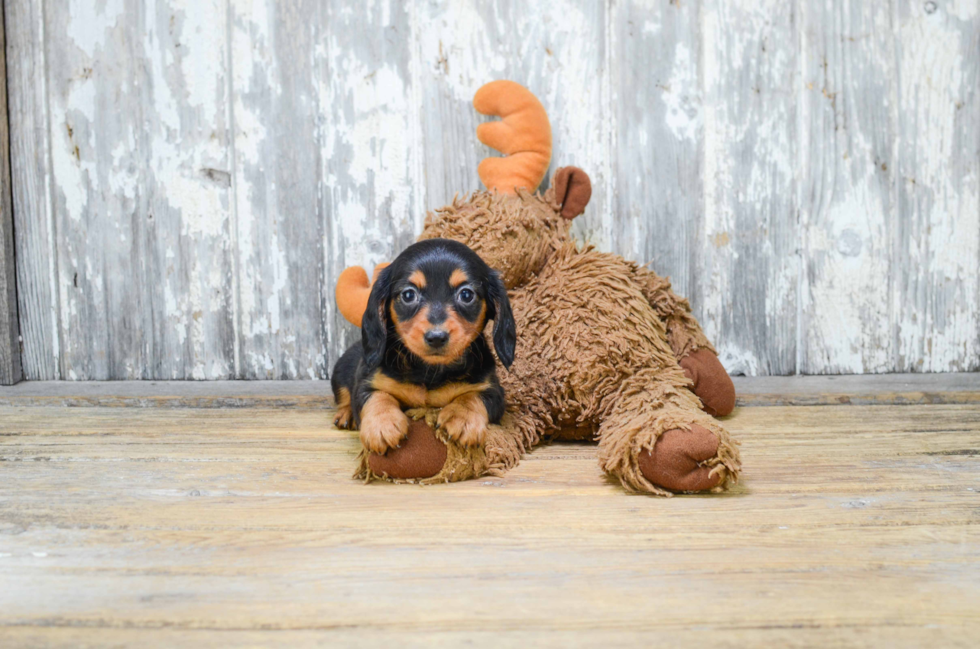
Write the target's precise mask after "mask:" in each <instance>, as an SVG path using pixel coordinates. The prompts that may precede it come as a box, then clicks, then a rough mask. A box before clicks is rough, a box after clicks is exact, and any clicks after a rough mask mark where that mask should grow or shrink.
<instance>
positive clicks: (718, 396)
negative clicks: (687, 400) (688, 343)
mask: <svg viewBox="0 0 980 649" xmlns="http://www.w3.org/2000/svg"><path fill="white" fill-rule="evenodd" d="M680 365H681V369H683V370H684V374H685V375H687V378H689V379H691V381H692V382H693V383H694V394H696V395H698V398H699V399H701V403H702V404H704V411H705V412H706V413H708V414H709V415H711V416H713V417H724V416H725V415H730V414H732V410H734V409H735V384H733V383H732V378H731V377H730V376H728V372H726V371H725V368H724V367H723V366H722V364H721V361H719V360H718V357H717V356H715V355H714V353H712V352H711V350H708V349H699V350H698V351H696V352H692V353H691V354H688V355H687V356H685V357H684V358H682V359H681V360H680Z"/></svg>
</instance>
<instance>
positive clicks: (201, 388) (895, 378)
mask: <svg viewBox="0 0 980 649" xmlns="http://www.w3.org/2000/svg"><path fill="white" fill-rule="evenodd" d="M733 380H734V382H735V391H736V393H737V394H738V405H739V406H740V407H752V406H780V405H841V404H853V405H889V404H890V405H910V404H930V403H933V404H941V403H946V404H956V403H980V378H978V376H977V375H976V374H970V373H950V374H876V375H872V374H868V375H850V376H772V377H741V376H736V377H734V379H733ZM0 405H2V406H20V407H26V406H55V405H57V406H69V407H83V406H84V407H88V406H105V407H109V406H112V407H121V406H128V407H139V408H149V407H152V408H256V407H262V408H316V409H324V408H332V407H333V397H332V395H331V393H330V388H329V387H328V386H327V384H326V383H324V382H318V381H289V382H281V381H209V382H207V383H197V382H186V381H85V382H73V383H67V382H61V381H28V382H25V383H21V384H20V385H17V386H15V387H9V388H0Z"/></svg>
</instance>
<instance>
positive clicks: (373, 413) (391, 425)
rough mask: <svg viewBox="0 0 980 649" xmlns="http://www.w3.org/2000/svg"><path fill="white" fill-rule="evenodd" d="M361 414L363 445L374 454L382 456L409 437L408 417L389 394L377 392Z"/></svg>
mask: <svg viewBox="0 0 980 649" xmlns="http://www.w3.org/2000/svg"><path fill="white" fill-rule="evenodd" d="M361 412H362V415H361V444H363V445H364V448H366V449H367V450H368V451H370V452H372V453H377V454H379V455H382V454H384V452H385V451H387V450H388V449H389V448H394V447H395V446H398V443H399V442H401V441H402V440H403V439H405V436H406V435H408V417H406V416H405V413H404V412H402V410H401V408H400V407H399V406H398V402H397V401H395V399H394V397H392V396H391V395H389V394H385V393H384V392H375V393H374V394H373V395H371V398H369V399H368V401H367V403H366V404H364V408H363V410H362V411H361Z"/></svg>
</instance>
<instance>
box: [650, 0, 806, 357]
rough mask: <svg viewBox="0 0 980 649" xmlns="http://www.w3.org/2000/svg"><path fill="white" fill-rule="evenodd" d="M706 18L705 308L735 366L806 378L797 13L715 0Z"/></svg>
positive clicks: (750, 1)
mask: <svg viewBox="0 0 980 649" xmlns="http://www.w3.org/2000/svg"><path fill="white" fill-rule="evenodd" d="M700 16H701V39H702V43H703V49H702V52H703V54H702V56H703V61H702V70H703V74H704V88H705V90H704V106H703V108H702V112H703V119H704V135H703V138H704V169H703V174H704V216H703V224H702V225H701V226H700V227H699V228H697V230H696V233H697V238H696V239H695V244H694V246H693V248H694V249H692V250H691V252H690V254H691V255H692V258H693V259H696V260H697V262H698V264H697V276H696V288H694V290H693V291H692V299H693V303H694V304H695V305H696V307H695V312H696V313H697V315H698V316H699V319H700V321H701V325H702V327H704V330H705V332H706V333H707V334H708V336H709V338H711V339H712V340H713V341H716V342H715V345H716V347H717V349H718V354H719V357H720V358H721V361H722V363H723V364H724V365H725V368H726V369H727V370H728V371H729V372H731V373H737V374H746V375H750V376H754V375H758V374H763V375H770V374H795V373H796V371H797V366H796V363H797V349H796V346H797V337H798V334H797V326H798V324H799V323H798V322H797V318H796V317H795V314H796V313H797V309H798V304H797V294H798V292H799V274H800V266H799V259H798V257H797V255H796V253H797V250H798V247H799V237H800V232H799V229H798V224H797V219H796V213H797V195H796V194H797V189H798V174H797V167H798V162H799V153H798V150H797V147H798V141H797V130H798V126H797V120H796V118H797V109H798V103H799V91H800V82H799V68H800V64H799V56H798V51H799V42H798V38H797V35H798V29H799V24H798V19H797V16H796V13H795V8H794V7H793V5H791V4H787V3H786V2H781V1H780V0H772V1H771V2H759V1H758V0H706V1H705V2H704V4H703V9H702V11H701V14H700ZM656 154H657V155H663V153H662V152H660V151H657V153H656ZM680 187H685V186H684V185H680V186H679V188H680ZM679 188H676V189H674V190H673V191H675V192H676V191H678V189H679ZM681 191H685V190H683V189H681ZM662 218H664V217H662ZM673 218H675V219H676V218H677V217H676V215H675V216H674V217H673ZM665 220H666V221H668V222H669V217H667V218H665ZM664 240H665V241H667V242H670V241H671V239H670V237H664Z"/></svg>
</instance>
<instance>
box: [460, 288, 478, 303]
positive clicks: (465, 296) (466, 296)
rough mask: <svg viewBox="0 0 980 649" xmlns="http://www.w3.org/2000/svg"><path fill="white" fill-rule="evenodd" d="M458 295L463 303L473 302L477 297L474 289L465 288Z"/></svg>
mask: <svg viewBox="0 0 980 649" xmlns="http://www.w3.org/2000/svg"><path fill="white" fill-rule="evenodd" d="M457 297H459V301H460V302H462V303H463V304H472V303H473V300H474V299H476V293H474V292H473V289H469V288H464V289H463V290H461V291H460V292H459V295H458V296H457Z"/></svg>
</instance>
